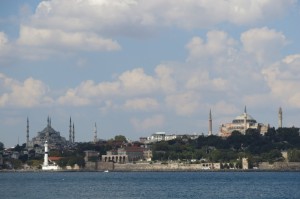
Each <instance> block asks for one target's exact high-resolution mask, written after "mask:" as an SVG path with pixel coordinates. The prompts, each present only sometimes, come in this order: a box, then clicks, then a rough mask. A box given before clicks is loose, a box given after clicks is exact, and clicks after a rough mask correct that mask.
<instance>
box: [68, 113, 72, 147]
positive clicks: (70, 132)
mask: <svg viewBox="0 0 300 199" xmlns="http://www.w3.org/2000/svg"><path fill="white" fill-rule="evenodd" d="M69 142H70V143H72V119H71V117H70V125H69Z"/></svg>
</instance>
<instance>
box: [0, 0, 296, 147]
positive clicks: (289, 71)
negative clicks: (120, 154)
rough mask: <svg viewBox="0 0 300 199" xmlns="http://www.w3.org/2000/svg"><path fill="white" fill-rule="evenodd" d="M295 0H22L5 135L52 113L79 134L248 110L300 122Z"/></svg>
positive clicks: (184, 122) (133, 130) (8, 11)
mask: <svg viewBox="0 0 300 199" xmlns="http://www.w3.org/2000/svg"><path fill="white" fill-rule="evenodd" d="M299 21H300V4H299V1H296V0H278V1H275V2H274V1H271V0H267V1H263V2H259V1H256V0H249V1H245V2H241V1H234V0H230V1H225V0H221V1H220V0H218V1H212V0H203V1H198V0H192V1H188V2H186V1H179V0H173V1H169V0H167V1H159V0H153V1H151V2H149V1H146V0H141V1H137V0H115V1H109V0H85V1H75V0H49V1H40V0H26V1H25V0H18V1H14V2H11V1H2V2H1V3H0V112H1V113H0V141H1V142H3V143H4V144H5V146H6V147H10V146H14V145H15V144H16V143H17V140H18V139H19V140H20V141H19V142H20V143H26V139H27V138H26V131H27V130H26V118H27V117H28V118H29V120H30V126H31V127H30V139H31V138H32V137H33V136H35V134H36V133H37V132H39V131H40V130H41V129H42V128H44V126H45V120H46V119H44V118H47V116H51V118H52V123H53V126H54V128H55V129H57V130H59V131H61V132H62V136H64V137H66V138H69V119H70V117H72V122H73V123H75V127H76V137H75V139H76V141H82V142H84V141H93V139H94V136H95V134H94V132H95V131H94V127H95V123H96V124H97V137H98V138H100V139H110V138H112V137H113V136H115V135H118V134H122V135H124V136H126V137H127V138H129V139H132V140H137V139H138V138H139V137H143V136H147V135H150V134H151V133H153V132H158V131H164V132H173V133H193V132H197V133H204V134H207V133H208V115H209V111H210V110H211V112H212V121H213V123H212V133H213V134H216V132H218V130H219V125H220V124H222V123H225V122H230V121H232V119H233V118H234V117H235V116H237V115H239V114H241V113H243V108H244V106H245V105H246V106H247V111H248V113H249V114H250V115H252V116H253V117H254V118H255V119H256V120H257V121H258V122H262V123H269V124H270V126H274V127H276V128H277V126H278V125H279V124H278V109H279V107H282V112H283V113H282V115H283V124H282V125H283V127H291V126H296V127H299V126H300V119H299V118H300V114H299V113H300V93H299V87H300V79H299V76H300V70H299V66H300V38H299V35H300V26H299Z"/></svg>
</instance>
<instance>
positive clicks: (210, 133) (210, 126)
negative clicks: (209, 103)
mask: <svg viewBox="0 0 300 199" xmlns="http://www.w3.org/2000/svg"><path fill="white" fill-rule="evenodd" d="M210 135H212V117H211V109H209V118H208V136H210Z"/></svg>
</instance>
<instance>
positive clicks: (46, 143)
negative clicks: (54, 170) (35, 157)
mask: <svg viewBox="0 0 300 199" xmlns="http://www.w3.org/2000/svg"><path fill="white" fill-rule="evenodd" d="M44 146H45V155H44V164H43V166H44V167H47V166H48V142H47V140H46V142H45V145H44Z"/></svg>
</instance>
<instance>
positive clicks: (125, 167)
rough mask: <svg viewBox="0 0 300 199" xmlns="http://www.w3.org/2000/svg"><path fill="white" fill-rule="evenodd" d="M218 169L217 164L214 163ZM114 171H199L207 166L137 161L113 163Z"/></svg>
mask: <svg viewBox="0 0 300 199" xmlns="http://www.w3.org/2000/svg"><path fill="white" fill-rule="evenodd" d="M215 166H216V167H217V168H214V169H219V166H218V165H215ZM114 167H115V168H114V170H115V171H199V170H206V169H208V168H207V167H203V165H202V164H178V163H169V164H155V163H153V164H149V163H138V164H115V165H114Z"/></svg>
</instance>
